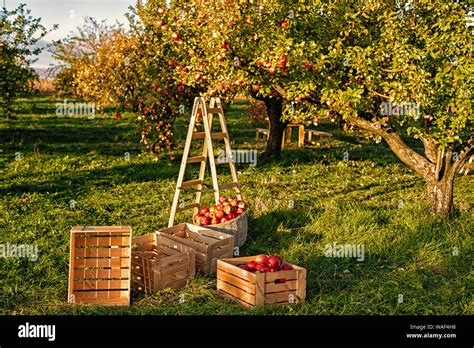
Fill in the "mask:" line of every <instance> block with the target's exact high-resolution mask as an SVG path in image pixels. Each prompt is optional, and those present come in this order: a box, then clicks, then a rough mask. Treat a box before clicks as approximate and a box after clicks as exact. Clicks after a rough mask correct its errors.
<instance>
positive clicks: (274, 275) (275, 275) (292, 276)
mask: <svg viewBox="0 0 474 348" xmlns="http://www.w3.org/2000/svg"><path fill="white" fill-rule="evenodd" d="M296 272H297V270H296V269H292V270H290V271H278V272H270V273H265V275H266V279H265V282H266V283H274V282H275V280H277V279H285V280H286V281H289V280H296V279H297V278H298V277H297V273H296Z"/></svg>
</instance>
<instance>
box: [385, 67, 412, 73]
mask: <svg viewBox="0 0 474 348" xmlns="http://www.w3.org/2000/svg"><path fill="white" fill-rule="evenodd" d="M407 69H408V68H403V69H380V70H382V71H383V72H387V73H399V72H403V71H405V70H407Z"/></svg>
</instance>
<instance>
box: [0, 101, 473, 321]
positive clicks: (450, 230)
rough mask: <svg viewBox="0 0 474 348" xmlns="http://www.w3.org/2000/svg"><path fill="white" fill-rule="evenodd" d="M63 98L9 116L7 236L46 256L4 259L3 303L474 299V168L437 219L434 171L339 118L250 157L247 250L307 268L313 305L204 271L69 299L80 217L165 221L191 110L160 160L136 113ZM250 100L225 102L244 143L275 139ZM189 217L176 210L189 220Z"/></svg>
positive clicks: (136, 225) (2, 219) (350, 309)
mask: <svg viewBox="0 0 474 348" xmlns="http://www.w3.org/2000/svg"><path fill="white" fill-rule="evenodd" d="M33 102H34V104H35V105H34V107H33V106H32V103H33ZM55 102H56V101H55V100H54V99H52V98H50V97H49V98H48V97H37V98H34V99H29V100H24V101H22V103H21V105H20V106H21V110H20V114H19V119H18V120H5V119H4V118H2V119H0V173H1V175H0V244H2V243H7V242H9V243H14V244H37V245H38V248H39V258H38V260H37V262H31V261H29V260H26V259H11V258H10V259H9V258H7V259H0V313H3V314H472V313H473V312H474V301H473V299H472V281H473V278H474V273H473V271H472V245H473V231H474V221H473V201H474V198H473V196H474V195H473V190H472V187H473V179H472V178H473V177H472V175H471V176H462V177H461V176H460V177H458V178H457V179H456V185H455V204H456V207H457V209H458V216H457V217H456V218H455V219H454V220H452V221H450V222H442V221H437V220H435V219H433V218H432V217H431V216H430V214H429V212H428V208H427V205H426V201H425V198H424V184H423V181H422V180H421V179H420V178H419V177H418V176H417V175H415V174H414V173H413V172H411V171H410V170H409V169H408V168H407V167H406V166H404V165H403V164H402V163H401V162H400V161H398V159H397V158H396V157H395V156H394V155H393V154H392V153H391V152H390V150H389V149H388V147H387V146H386V145H385V144H378V145H377V144H374V143H372V142H370V141H368V140H365V139H363V138H360V137H359V138H357V137H350V136H346V135H343V134H341V133H340V132H339V131H338V130H337V129H336V128H335V127H334V126H333V125H331V124H323V125H322V126H321V127H320V128H321V129H322V130H326V131H329V132H332V133H333V134H334V140H333V141H332V142H331V144H329V145H324V144H323V145H322V146H320V147H306V148H305V149H298V148H289V149H285V150H284V152H283V156H282V160H281V161H278V162H266V163H264V162H262V161H259V162H258V164H257V166H256V167H251V166H249V165H248V164H239V165H238V171H239V180H240V182H241V184H242V186H243V194H244V198H245V199H246V200H247V201H248V202H249V204H250V205H251V210H250V221H249V236H248V240H247V243H246V245H245V246H244V247H243V248H241V250H240V253H241V255H254V254H258V253H271V254H280V255H281V256H282V257H283V258H284V259H286V260H288V261H289V262H292V263H295V264H298V265H300V266H303V267H305V268H307V270H308V287H307V302H306V304H298V305H293V306H277V307H265V308H260V309H255V310H246V309H242V308H241V307H239V306H238V305H236V304H234V303H232V302H228V301H225V300H223V299H220V298H219V297H218V296H217V295H216V292H215V286H216V284H215V279H214V277H209V276H203V275H198V276H197V277H196V279H195V281H193V282H192V284H191V285H190V286H188V287H187V288H184V289H181V290H176V291H175V290H164V291H160V292H158V293H156V294H154V295H153V296H150V297H137V296H136V295H134V296H133V301H132V305H131V306H130V307H129V308H107V307H85V306H71V305H68V304H67V303H66V301H67V285H68V262H69V232H70V229H71V227H72V226H77V225H131V226H132V227H133V233H134V235H141V234H146V233H149V232H152V231H155V230H156V229H158V228H161V227H164V226H166V225H167V222H168V218H169V211H170V206H171V201H172V198H173V194H174V188H175V184H176V179H177V176H178V171H179V166H180V154H181V153H180V151H181V149H182V146H183V141H184V132H185V127H186V122H187V121H186V120H184V119H182V120H179V122H178V123H177V126H176V127H177V135H178V141H177V144H176V145H177V146H176V148H177V152H176V158H174V159H170V156H169V155H163V156H162V157H161V158H160V161H158V162H156V161H153V159H151V158H148V157H143V156H140V145H139V134H138V132H137V128H136V123H135V120H134V118H133V115H131V114H125V115H124V119H123V120H120V121H119V120H115V119H114V118H113V117H112V116H111V115H110V114H109V115H107V116H105V115H97V116H96V118H95V119H92V120H91V119H87V117H85V116H71V117H66V116H56V115H55V113H54V111H55ZM245 108H246V104H245V103H244V102H236V103H235V104H234V105H233V106H232V107H231V109H230V110H229V112H228V113H227V118H228V126H229V131H230V133H231V138H232V140H233V146H234V148H235V149H257V150H259V151H262V150H263V148H264V145H265V144H264V143H263V142H261V143H258V144H255V131H254V128H253V127H252V126H251V125H250V124H249V123H248V122H247V120H246V118H245V117H243V112H244V110H245ZM197 148H198V147H197V146H196V148H195V151H197ZM219 148H222V146H216V150H217V149H219ZM345 150H347V151H348V153H349V160H347V161H344V160H343V153H344V151H345ZM17 152H19V153H20V158H18V156H16V155H15V154H16V153H17ZM126 152H128V153H129V154H130V162H127V161H126V160H125V155H124V154H125V153H126ZM16 157H17V159H16ZM219 169H221V173H222V175H221V181H222V182H224V181H225V182H228V181H229V179H228V176H229V172H228V169H227V167H224V166H223V167H220V168H218V170H219ZM194 172H195V171H194ZM190 175H191V172H190ZM208 179H210V178H208ZM209 182H210V181H209ZM189 197H191V196H189ZM22 198H27V199H28V201H27V202H20V199H22ZM211 199H212V197H210V196H209V197H206V201H207V202H210V200H211ZM71 200H74V201H75V208H74V209H72V208H71V206H70V201H71ZM290 201H293V202H294V207H293V208H290V206H291V204H290ZM189 218H190V215H189V214H181V215H178V219H179V221H189ZM333 242H336V243H337V244H347V243H351V244H362V245H364V248H365V259H364V261H362V262H359V261H357V260H356V259H353V258H330V257H326V256H325V245H326V244H329V243H333ZM181 295H184V297H183V296H181ZM400 295H402V296H400ZM181 298H184V303H182V301H180V299H181ZM400 300H402V301H400Z"/></svg>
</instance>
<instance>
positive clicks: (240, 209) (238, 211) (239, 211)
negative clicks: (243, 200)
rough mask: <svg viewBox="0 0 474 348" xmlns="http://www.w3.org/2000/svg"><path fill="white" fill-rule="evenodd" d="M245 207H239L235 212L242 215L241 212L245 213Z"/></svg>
mask: <svg viewBox="0 0 474 348" xmlns="http://www.w3.org/2000/svg"><path fill="white" fill-rule="evenodd" d="M244 211H245V210H244V209H242V208H237V211H236V212H235V214H236V215H240V214H243V213H244Z"/></svg>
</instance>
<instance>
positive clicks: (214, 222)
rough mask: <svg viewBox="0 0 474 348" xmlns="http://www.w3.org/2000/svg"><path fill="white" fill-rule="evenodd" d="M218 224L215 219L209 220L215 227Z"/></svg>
mask: <svg viewBox="0 0 474 348" xmlns="http://www.w3.org/2000/svg"><path fill="white" fill-rule="evenodd" d="M218 223H219V220H218V219H217V218H215V217H214V218H213V219H212V220H211V224H212V225H217V224H218Z"/></svg>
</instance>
